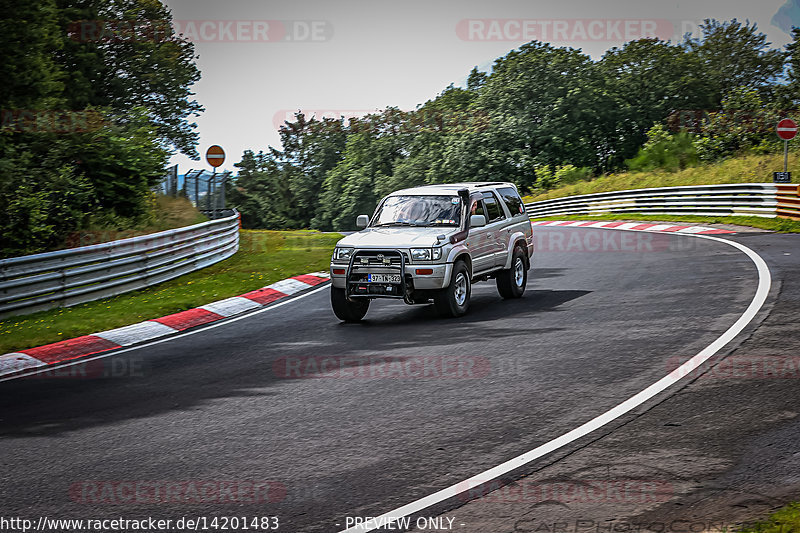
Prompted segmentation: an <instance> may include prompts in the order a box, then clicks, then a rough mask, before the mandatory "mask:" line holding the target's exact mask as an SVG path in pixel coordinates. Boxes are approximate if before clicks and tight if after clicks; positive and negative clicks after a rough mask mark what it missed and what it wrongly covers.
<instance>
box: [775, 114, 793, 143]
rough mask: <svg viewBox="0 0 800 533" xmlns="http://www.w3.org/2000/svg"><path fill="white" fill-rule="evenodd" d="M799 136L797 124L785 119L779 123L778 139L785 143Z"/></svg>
mask: <svg viewBox="0 0 800 533" xmlns="http://www.w3.org/2000/svg"><path fill="white" fill-rule="evenodd" d="M796 135H797V123H796V122H795V121H794V120H792V119H790V118H785V119H783V120H781V121H780V122H778V137H780V138H781V139H783V140H784V141H791V140H792V139H794V138H795V136H796Z"/></svg>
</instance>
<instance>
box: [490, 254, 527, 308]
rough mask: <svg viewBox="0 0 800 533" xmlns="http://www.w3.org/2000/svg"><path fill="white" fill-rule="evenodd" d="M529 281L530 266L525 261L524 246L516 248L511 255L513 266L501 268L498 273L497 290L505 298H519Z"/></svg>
mask: <svg viewBox="0 0 800 533" xmlns="http://www.w3.org/2000/svg"><path fill="white" fill-rule="evenodd" d="M527 283H528V267H527V266H526V263H525V253H524V252H523V251H522V248H520V247H519V246H517V247H516V248H514V255H512V256H511V268H509V269H508V270H501V271H500V273H499V274H497V292H499V293H500V296H502V297H503V298H506V299H509V298H519V297H521V296H522V295H523V294H524V293H525V285H527Z"/></svg>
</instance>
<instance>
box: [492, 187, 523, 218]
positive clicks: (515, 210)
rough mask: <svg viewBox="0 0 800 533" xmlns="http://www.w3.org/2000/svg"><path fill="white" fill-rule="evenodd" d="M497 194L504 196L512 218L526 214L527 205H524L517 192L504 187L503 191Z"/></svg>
mask: <svg viewBox="0 0 800 533" xmlns="http://www.w3.org/2000/svg"><path fill="white" fill-rule="evenodd" d="M497 192H499V193H500V196H502V198H503V201H504V202H505V203H506V206H507V207H508V211H509V212H510V213H511V216H517V215H524V214H525V205H524V204H523V203H522V198H520V197H519V194H517V191H515V190H514V189H513V188H511V187H503V188H502V189H497Z"/></svg>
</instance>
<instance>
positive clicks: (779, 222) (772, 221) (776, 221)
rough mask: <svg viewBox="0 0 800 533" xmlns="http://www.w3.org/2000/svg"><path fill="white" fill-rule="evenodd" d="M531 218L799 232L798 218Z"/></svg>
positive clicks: (619, 216) (662, 216) (573, 216)
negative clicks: (683, 223) (689, 224)
mask: <svg viewBox="0 0 800 533" xmlns="http://www.w3.org/2000/svg"><path fill="white" fill-rule="evenodd" d="M533 220H615V221H624V222H639V221H642V222H651V221H652V222H691V223H692V224H734V225H737V226H749V227H751V228H760V229H765V230H769V231H774V232H776V233H800V220H789V219H786V218H763V217H744V216H730V217H728V216H697V215H674V216H673V215H640V214H638V213H619V214H616V215H614V214H609V215H561V216H552V217H537V218H534V219H533Z"/></svg>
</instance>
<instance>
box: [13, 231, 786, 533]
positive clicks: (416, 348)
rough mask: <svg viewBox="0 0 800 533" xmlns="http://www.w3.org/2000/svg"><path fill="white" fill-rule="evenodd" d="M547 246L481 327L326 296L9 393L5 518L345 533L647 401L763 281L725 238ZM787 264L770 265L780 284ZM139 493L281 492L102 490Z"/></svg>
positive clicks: (479, 307) (476, 292)
mask: <svg viewBox="0 0 800 533" xmlns="http://www.w3.org/2000/svg"><path fill="white" fill-rule="evenodd" d="M536 234H537V246H538V247H537V254H536V257H535V258H534V267H533V269H532V270H531V271H530V272H529V280H528V287H527V292H526V294H525V297H524V298H522V299H520V300H515V301H503V300H502V299H500V297H499V296H498V294H497V291H496V289H495V286H494V282H487V283H479V284H476V285H475V286H474V287H473V295H472V307H471V310H470V313H469V314H468V315H467V316H466V317H464V318H462V319H455V320H452V319H450V320H445V319H440V318H438V317H437V315H436V313H435V311H434V310H433V308H432V306H430V305H428V306H415V307H410V306H406V305H403V304H397V303H392V302H375V303H373V304H372V307H371V308H370V311H369V313H368V314H367V317H366V319H365V321H364V322H363V323H362V324H348V325H345V324H340V323H339V322H338V320H336V319H335V317H334V316H333V314H332V312H331V310H330V305H329V300H328V291H327V288H324V289H322V290H319V291H316V292H314V293H311V294H308V295H305V296H302V297H300V298H298V299H296V300H294V301H291V302H289V303H287V304H286V305H283V306H280V307H277V308H274V309H270V310H267V311H265V312H262V313H258V314H254V315H252V316H248V317H246V318H243V319H240V320H235V321H232V322H230V323H226V324H224V325H222V326H220V327H214V328H210V329H206V330H203V329H202V328H201V329H200V330H196V331H194V332H192V333H191V334H189V335H182V336H178V337H175V338H172V339H170V340H168V341H166V342H161V343H158V344H154V345H145V346H142V347H137V348H135V349H130V350H126V351H123V352H122V353H119V354H118V355H115V356H112V357H110V358H107V359H103V360H100V361H94V362H90V363H86V364H82V365H75V366H73V367H68V368H65V369H62V370H61V371H51V372H49V373H45V374H43V375H40V376H34V377H31V378H25V379H21V380H15V381H8V382H3V383H0V484H2V486H3V487H4V489H3V491H2V492H0V509H2V511H3V514H4V515H6V516H21V517H27V518H34V519H35V518H37V517H40V516H47V517H49V518H56V517H61V518H76V519H80V518H84V519H86V518H118V517H123V518H145V517H148V516H149V517H154V518H157V519H179V518H181V517H199V516H205V517H209V518H210V517H214V516H218V517H222V516H239V517H251V518H252V517H262V516H277V517H279V519H280V529H279V531H285V532H290V533H293V532H337V531H341V530H343V529H345V527H344V526H345V520H346V518H347V517H354V516H362V517H363V516H377V515H379V514H381V513H384V512H386V511H389V510H391V509H394V508H397V507H400V506H402V505H404V504H407V503H409V502H411V501H414V500H417V499H419V498H422V497H424V496H426V495H428V494H431V493H433V492H435V491H437V490H439V489H441V488H444V487H447V486H450V485H453V484H454V483H457V482H459V481H461V480H463V479H467V478H469V477H471V476H473V475H475V474H476V473H478V472H481V471H483V470H486V469H488V468H491V467H493V466H495V465H497V464H499V463H502V462H504V461H506V460H508V459H509V458H512V457H515V456H517V455H519V454H521V453H524V452H526V451H528V450H531V449H533V448H535V447H536V446H538V445H540V444H542V443H545V442H547V441H549V440H551V439H554V438H556V437H558V436H559V435H562V434H564V433H566V432H567V431H569V430H571V429H573V428H575V427H577V426H579V425H581V424H582V423H584V422H586V421H588V420H590V419H592V418H594V417H595V416H598V415H599V414H601V413H603V412H605V411H607V410H608V409H610V408H612V407H613V406H615V405H617V404H618V403H620V402H621V401H623V400H625V399H627V398H629V397H630V396H632V395H634V394H636V393H637V392H639V391H641V390H642V389H644V388H645V387H647V386H648V385H650V384H652V383H654V382H655V381H657V380H658V379H660V378H662V377H663V376H664V375H666V374H667V373H669V372H670V371H672V370H673V369H675V368H676V367H677V366H679V365H680V364H681V363H682V362H684V361H686V360H687V359H689V358H691V357H692V356H694V355H695V354H697V353H698V352H699V351H700V350H702V349H703V348H704V347H706V346H707V345H709V344H710V343H712V342H713V341H714V340H715V339H716V338H717V337H719V336H720V335H721V334H722V333H723V332H725V330H727V329H728V328H729V327H730V326H731V325H732V324H733V323H734V322H735V321H736V320H737V319H738V318H739V316H740V315H741V314H742V312H743V311H744V309H745V308H746V307H747V306H748V305H749V303H750V301H751V300H752V299H753V296H754V293H755V287H756V283H757V281H758V275H757V272H756V268H755V266H754V264H753V262H752V261H751V260H750V259H749V258H748V257H747V256H746V255H744V254H743V253H741V252H740V251H738V250H736V249H735V248H733V247H731V246H729V245H726V244H724V243H721V242H717V241H714V240H708V239H700V238H695V237H689V236H681V235H669V234H634V233H627V232H622V231H613V230H597V229H581V228H541V229H537V230H536ZM728 238H729V239H731V240H738V241H739V242H743V243H746V244H747V245H748V246H750V247H751V248H753V249H754V250H755V251H757V252H758V251H759V244H760V243H765V242H769V243H771V245H776V244H777V245H780V246H784V245H785V243H787V242H789V241H787V239H791V247H792V253H794V255H795V260H796V257H797V253H800V251H798V250H797V248H798V246H797V239H796V236H777V235H763V234H753V235H736V236H733V237H728ZM787 246H788V245H787ZM778 257H782V256H781V255H780V254H776V255H775V258H778ZM775 258H771V257H768V256H765V259H766V260H767V262H768V264H770V267H771V269H772V268H773V264H772V261H773V259H774V260H776V261H777V260H778V259H775ZM777 272H779V269H778V270H776V271H774V272H773V273H774V274H775V273H777ZM776 277H777V278H779V277H780V276H776ZM776 281H777V282H778V284H780V281H781V280H780V279H777V280H776ZM776 297H777V290H775V291H773V294H771V296H770V298H769V299H768V301H767V307H765V310H764V311H763V313H761V314H760V315H759V316H758V317H757V319H756V320H755V321H754V323H753V324H752V326H750V327H749V328H748V329H747V330H746V331H745V333H744V334H743V335H742V336H740V337H742V339H743V338H745V337H747V335H749V334H752V332H753V330H755V328H756V327H757V325H758V323H759V322H760V321H763V320H764V318H765V316H766V315H767V313H768V311H769V307H770V306H772V305H774V303H775V299H776ZM742 339H737V340H736V341H734V345H736V344H738V343H740V342H741V341H742ZM421 374H423V375H421ZM678 390H679V388H676V389H675V390H672V389H670V390H668V391H667V392H665V393H664V394H663V395H661V396H660V397H659V398H658V401H663V400H664V398H665V397H667V396H669V395H671V394H675V392H676V391H678ZM651 403H652V405H651V404H648V405H647V406H643V407H641V408H639V409H638V410H637V411H636V413H635V414H634V415H631V417H633V416H636V415H638V414H641V413H643V412H645V411H646V409H647V408H651V407H653V405H656V403H657V402H651ZM631 417H628V418H626V419H625V420H620V421H619V422H618V423H617V424H614V425H612V426H611V427H609V428H608V429H607V431H606V433H607V432H613V431H616V430H617V429H618V428H619V427H620V426H621V425H623V424H625V423H627V422H629V421H630V418H631ZM581 444H583V443H581ZM569 451H570V450H565V451H564V452H563V453H561V454H560V455H558V457H549V458H543V459H542V460H541V461H540V462H537V463H534V464H531V465H529V466H528V467H527V468H528V470H529V471H534V470H535V469H536V468H539V467H540V466H541V465H544V464H551V463H552V462H553V461H554V460H556V459H558V458H559V457H562V456H564V455H566V454H567V453H568V452H569ZM627 453H630V452H627ZM522 473H525V472H522ZM124 482H129V483H133V484H136V483H138V484H140V485H143V484H148V483H149V484H150V485H148V486H152V485H153V484H155V485H158V484H168V483H182V485H181V486H182V487H184V488H185V487H186V486H188V485H189V484H192V483H196V484H203V483H210V484H212V485H213V484H220V483H223V484H224V483H238V484H244V483H250V482H252V483H255V484H261V485H264V486H268V487H269V489H268V490H269V491H270V492H269V495H268V496H267V497H261V498H258V501H257V502H255V503H254V502H251V501H246V498H236V497H234V498H232V499H229V500H226V501H220V500H223V498H216V499H215V498H214V497H213V496H207V497H204V496H199V497H195V499H186V498H183V499H181V498H179V497H177V496H175V497H158V496H156V497H150V498H147V497H136V496H130V492H126V493H125V494H123V491H121V490H116V492H115V491H110V492H104V488H107V487H115V488H119V487H120V485H121V484H122V483H124ZM98 487H100V489H99V491H97V490H95V489H97V488H98ZM93 491H94V492H93ZM98 495H99V496H98ZM173 496H174V495H173ZM183 496H186V494H183ZM262 496H263V494H262ZM462 503H463V502H462ZM454 507H456V505H454V504H453V502H449V503H447V504H443V505H442V506H441V508H437V509H432V510H431V516H433V515H435V514H436V513H437V512H442V511H445V510H447V509H452V508H454ZM498 531H499V530H498Z"/></svg>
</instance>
